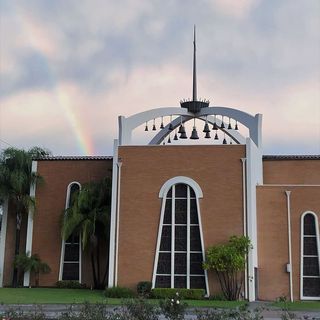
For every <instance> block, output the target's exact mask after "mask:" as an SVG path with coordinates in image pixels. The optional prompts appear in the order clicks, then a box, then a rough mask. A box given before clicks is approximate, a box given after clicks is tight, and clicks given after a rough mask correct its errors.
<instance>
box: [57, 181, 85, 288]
mask: <svg viewBox="0 0 320 320" xmlns="http://www.w3.org/2000/svg"><path fill="white" fill-rule="evenodd" d="M80 189H81V185H80V183H78V182H72V183H70V184H69V185H68V188H67V197H66V207H65V208H66V209H68V208H70V207H71V206H72V205H73V203H74V200H75V196H76V194H77V193H78V192H79V191H80ZM61 257H62V265H61V267H60V270H61V271H60V277H59V278H60V280H76V281H80V282H81V243H80V236H79V235H78V234H72V235H71V236H70V237H69V238H68V239H67V240H65V241H62V252H61Z"/></svg>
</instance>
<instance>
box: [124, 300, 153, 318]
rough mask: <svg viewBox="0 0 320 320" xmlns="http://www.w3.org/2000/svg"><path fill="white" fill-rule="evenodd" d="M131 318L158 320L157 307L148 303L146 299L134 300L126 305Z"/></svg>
mask: <svg viewBox="0 0 320 320" xmlns="http://www.w3.org/2000/svg"><path fill="white" fill-rule="evenodd" d="M125 306H126V307H127V312H128V314H129V316H130V317H132V318H133V319H135V320H157V319H158V313H159V312H158V310H157V307H156V306H154V305H152V304H150V303H148V302H146V300H145V299H144V298H140V299H132V300H129V301H127V303H126V304H125Z"/></svg>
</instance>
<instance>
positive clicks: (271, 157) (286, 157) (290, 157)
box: [262, 154, 320, 161]
mask: <svg viewBox="0 0 320 320" xmlns="http://www.w3.org/2000/svg"><path fill="white" fill-rule="evenodd" d="M262 159H263V160H266V161H276V160H320V155H319V154H314V155H302V154H301V155H263V156H262Z"/></svg>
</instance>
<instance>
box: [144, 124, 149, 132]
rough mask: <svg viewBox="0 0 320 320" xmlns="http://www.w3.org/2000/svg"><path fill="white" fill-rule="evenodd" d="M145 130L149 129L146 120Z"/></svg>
mask: <svg viewBox="0 0 320 320" xmlns="http://www.w3.org/2000/svg"><path fill="white" fill-rule="evenodd" d="M144 131H149V129H148V123H147V122H146V127H145V128H144Z"/></svg>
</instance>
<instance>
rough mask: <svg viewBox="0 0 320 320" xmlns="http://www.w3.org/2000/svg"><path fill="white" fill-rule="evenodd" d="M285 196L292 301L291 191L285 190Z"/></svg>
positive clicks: (291, 296) (291, 298)
mask: <svg viewBox="0 0 320 320" xmlns="http://www.w3.org/2000/svg"><path fill="white" fill-rule="evenodd" d="M285 194H286V197H287V218H288V254H289V266H290V268H289V270H288V271H289V286H290V301H291V302H293V283H292V273H293V265H292V246H291V206H290V205H291V203H290V194H291V191H288V190H286V191H285Z"/></svg>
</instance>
